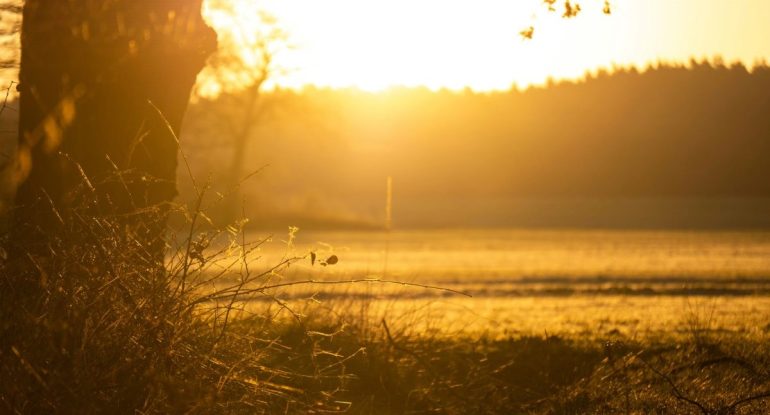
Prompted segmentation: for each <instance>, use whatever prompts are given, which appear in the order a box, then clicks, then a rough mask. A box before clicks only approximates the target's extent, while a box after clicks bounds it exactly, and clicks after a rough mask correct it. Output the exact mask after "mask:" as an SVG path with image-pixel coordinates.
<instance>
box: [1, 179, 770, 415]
mask: <svg viewBox="0 0 770 415" xmlns="http://www.w3.org/2000/svg"><path fill="white" fill-rule="evenodd" d="M91 188H92V187H91V186H83V187H82V188H81V189H79V191H81V192H85V193H84V194H85V196H87V193H88V192H90V191H92V190H91ZM197 194H198V197H197V199H196V200H194V201H193V202H192V203H191V206H192V208H190V209H188V208H187V207H182V206H177V207H174V208H173V209H172V210H173V211H174V212H175V213H179V214H181V215H179V217H180V218H184V220H176V221H172V223H176V224H177V225H176V226H175V228H176V232H173V233H172V236H171V238H170V241H172V242H171V243H169V246H168V250H169V252H170V254H169V255H167V260H166V263H164V264H161V263H160V262H159V261H158V260H157V259H155V258H154V257H153V254H152V252H151V250H150V249H148V248H147V246H146V245H145V243H144V242H141V241H142V238H141V235H142V232H143V230H142V228H143V227H144V226H145V225H146V223H145V221H136V222H134V223H135V224H136V225H135V226H137V228H132V227H131V226H127V225H126V224H127V222H126V221H125V220H123V219H124V218H121V217H118V216H115V215H112V216H111V215H104V214H96V213H94V212H95V210H94V209H91V208H89V207H88V206H84V207H83V208H82V209H75V210H74V211H73V212H71V215H69V219H68V220H67V221H65V226H64V227H63V231H62V232H61V234H60V235H59V236H57V238H55V239H53V240H52V241H51V243H50V245H49V246H48V247H47V249H48V251H47V252H48V253H49V255H45V256H32V257H29V258H26V259H23V258H22V260H23V266H20V265H19V263H18V262H17V261H20V260H19V259H18V258H10V259H9V260H8V261H5V263H4V265H3V267H4V268H3V273H2V278H0V313H2V314H0V319H1V320H0V412H2V413H18V414H30V413H31V414H35V413H142V414H151V413H201V414H208V413H228V414H229V413H248V414H252V413H336V412H346V413H353V414H357V413H361V414H404V413H447V414H501V413H552V414H586V413H596V414H606V413H681V414H688V413H692V414H713V415H716V414H759V413H767V412H768V411H770V406H769V405H770V400H769V398H770V373H769V372H768V371H767V367H768V366H769V364H770V346H768V344H770V343H768V342H767V340H768V339H767V338H765V337H766V336H764V337H762V336H761V335H756V336H759V337H756V336H755V337H751V338H743V337H735V336H733V337H724V336H723V337H719V335H718V334H715V332H714V331H712V330H710V327H709V323H708V319H707V318H706V319H698V318H692V319H691V321H692V323H691V324H692V330H691V335H690V336H688V337H687V338H686V339H684V340H682V339H681V338H679V339H674V338H672V339H658V340H654V339H644V340H631V339H627V338H623V337H622V336H620V335H614V336H612V337H608V338H598V337H597V338H589V337H582V338H568V337H560V336H548V335H546V336H544V337H526V336H525V337H510V338H505V339H500V338H494V339H493V338H487V337H484V336H480V337H474V338H469V337H463V336H459V335H453V334H452V333H442V332H441V331H440V330H436V331H430V330H428V331H426V330H424V329H423V328H421V329H419V330H417V329H410V326H409V324H408V323H406V322H404V321H408V320H402V321H401V322H398V321H396V320H395V319H391V318H390V317H389V316H388V315H387V314H385V315H383V318H381V319H380V320H379V321H377V322H376V323H377V324H372V321H371V320H370V319H369V318H368V316H365V315H364V313H362V312H360V310H364V309H365V304H362V303H356V302H355V301H351V302H340V303H338V304H334V303H326V304H322V305H321V306H320V307H319V306H313V307H311V306H307V307H305V306H299V307H294V306H293V305H292V304H289V303H287V302H286V301H284V300H282V299H281V298H282V297H281V295H280V293H281V290H282V289H284V288H285V287H286V286H287V285H288V286H290V285H293V284H297V283H303V282H302V281H300V282H296V281H295V282H291V281H289V282H286V281H284V280H282V279H281V273H282V271H283V270H285V269H286V268H287V267H290V266H291V265H292V264H294V263H296V261H299V260H309V258H308V257H307V256H305V255H304V254H302V255H295V254H293V253H292V252H293V251H292V250H291V249H287V255H286V256H285V257H284V258H283V259H282V260H280V261H278V262H277V263H275V264H270V265H269V266H268V267H267V269H266V270H260V271H256V270H254V269H253V266H252V265H251V264H253V261H252V257H253V256H254V255H255V253H256V252H257V250H258V248H259V247H260V245H262V244H264V243H267V242H268V240H267V239H263V240H257V241H256V242H248V241H249V240H253V239H251V238H247V235H246V233H245V232H246V230H245V221H241V222H239V223H236V224H234V225H232V226H229V227H227V228H225V229H221V230H220V229H214V228H213V227H212V226H211V225H210V224H209V223H208V221H207V219H206V216H205V214H204V212H205V211H206V209H207V202H205V200H204V199H205V195H206V191H205V186H203V187H202V188H200V189H199V190H198V192H197ZM83 200H88V197H83ZM214 200H215V201H216V200H221V198H218V197H215V198H214ZM157 212H158V214H162V213H161V212H163V209H161V208H158V210H157ZM143 214H145V215H146V214H147V211H146V210H145V211H144V213H143ZM128 223H130V222H128ZM294 231H295V230H293V231H290V234H289V237H288V239H287V242H286V243H287V244H288V245H291V244H292V239H293V233H292V232H294ZM11 242H12V241H11ZM308 255H309V254H308ZM362 281H368V280H362ZM307 282H309V281H305V283H307ZM335 283H353V282H350V281H339V282H335ZM254 298H268V299H269V300H270V301H269V302H253V301H252V300H253V299H254ZM310 303H312V302H310ZM255 304H256V305H255ZM696 317H697V316H696ZM420 318H421V316H419V315H415V316H413V319H420ZM420 327H424V325H422V326H420ZM760 337H761V338H760Z"/></svg>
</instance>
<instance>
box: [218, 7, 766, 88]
mask: <svg viewBox="0 0 770 415" xmlns="http://www.w3.org/2000/svg"><path fill="white" fill-rule="evenodd" d="M209 1H214V0H209ZM231 1H234V2H236V7H237V10H238V13H237V16H235V17H234V18H233V17H232V16H229V17H228V16H224V15H222V14H217V13H216V12H215V11H213V10H210V11H209V12H208V16H209V18H210V20H211V22H212V23H213V24H214V26H215V27H216V29H217V30H218V31H226V30H232V29H233V28H234V27H238V26H239V25H240V27H246V28H249V27H251V26H253V25H255V24H258V21H259V19H257V18H256V16H257V13H258V10H259V9H260V8H261V9H264V10H267V11H269V12H270V13H272V14H274V15H275V16H276V17H277V19H278V21H279V23H280V25H281V26H282V27H283V28H284V29H285V30H286V31H287V32H289V34H290V36H291V43H292V44H293V46H294V47H293V48H292V49H291V50H285V51H281V52H280V53H279V54H278V60H279V62H280V65H281V66H282V67H284V68H289V69H290V70H289V71H288V72H287V73H286V74H284V75H282V76H280V77H278V78H275V79H274V80H275V82H276V83H277V84H280V85H282V86H288V87H301V86H303V85H308V84H313V85H317V86H331V87H350V86H353V87H359V88H362V89H366V90H381V89H384V88H387V87H391V86H401V85H403V86H427V87H429V88H432V89H438V88H450V89H461V88H464V87H470V88H472V89H474V90H478V91H488V90H501V89H502V90H505V89H509V88H510V87H511V85H513V84H517V85H519V86H520V87H525V86H528V85H531V84H539V83H542V82H544V81H545V80H546V79H547V78H548V77H554V78H557V79H558V78H575V77H580V76H581V75H583V74H584V73H585V72H586V71H589V70H595V69H596V68H598V67H609V66H612V65H613V64H620V65H627V64H632V63H633V64H637V65H646V64H647V63H648V62H650V61H657V60H660V59H663V60H669V61H686V60H689V58H690V57H692V56H695V57H697V58H703V57H713V56H715V55H721V56H723V57H724V59H725V60H726V61H732V60H736V59H740V60H742V61H744V62H745V63H747V64H749V65H751V64H752V63H754V62H755V60H756V59H758V58H770V24H769V23H768V22H770V0H612V1H611V4H612V15H611V16H606V15H604V14H603V13H602V5H603V0H582V1H579V3H580V4H581V6H582V8H583V13H581V14H580V16H579V17H578V18H575V19H563V18H560V17H559V15H560V13H549V12H547V10H546V8H545V7H544V6H543V2H542V1H541V0H263V1H255V0H231ZM529 26H534V28H535V33H534V38H533V39H532V40H529V41H525V40H523V39H522V37H521V36H520V35H519V32H521V30H522V29H524V28H526V27H529ZM246 37H248V35H247V36H246Z"/></svg>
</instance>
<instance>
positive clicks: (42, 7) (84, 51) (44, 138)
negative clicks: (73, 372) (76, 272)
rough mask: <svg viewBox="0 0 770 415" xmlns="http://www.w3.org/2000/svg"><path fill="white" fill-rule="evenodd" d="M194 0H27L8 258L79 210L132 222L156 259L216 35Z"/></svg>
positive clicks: (40, 247)
mask: <svg viewBox="0 0 770 415" xmlns="http://www.w3.org/2000/svg"><path fill="white" fill-rule="evenodd" d="M201 3H202V0H27V1H26V4H25V6H24V11H23V23H22V56H21V70H20V74H19V78H20V85H19V88H20V103H19V106H20V115H19V116H20V120H19V146H18V154H19V156H18V163H17V175H16V178H17V180H18V183H19V187H18V190H17V196H16V206H17V207H16V210H15V215H14V219H13V222H12V229H11V249H10V251H11V255H14V252H15V254H16V255H18V254H21V253H24V254H25V255H26V254H27V253H33V254H34V253H42V252H46V246H47V245H48V243H49V242H50V240H51V238H55V237H57V235H58V234H59V233H60V229H61V228H62V227H63V226H64V225H65V224H66V223H67V221H68V220H69V216H70V215H71V214H72V212H73V210H74V209H75V208H76V207H82V206H83V204H84V203H85V201H88V204H89V206H90V209H92V210H93V211H95V212H98V213H99V214H103V215H114V216H115V217H116V218H123V219H122V220H125V221H126V222H127V223H130V224H131V225H132V226H140V227H141V228H142V231H140V232H139V233H140V234H141V239H142V242H143V243H146V245H145V247H146V248H148V249H150V250H151V251H152V252H153V254H154V255H156V256H157V257H158V258H162V250H163V244H162V240H163V233H164V229H165V218H166V216H167V205H168V202H170V201H171V200H172V199H173V197H174V196H175V195H176V179H175V174H176V166H177V162H176V157H177V150H178V147H177V145H178V143H177V140H176V137H178V134H179V129H180V126H181V123H182V117H183V115H184V112H185V110H186V108H187V103H188V100H189V95H190V91H191V89H192V87H193V84H194V82H195V79H196V76H197V74H198V72H199V71H200V70H201V69H202V68H203V65H204V63H205V60H206V58H207V57H208V55H209V54H210V53H211V52H213V51H214V49H215V48H216V35H215V34H214V32H213V31H212V30H211V29H210V28H209V27H208V26H206V24H205V22H204V21H203V19H202V17H201Z"/></svg>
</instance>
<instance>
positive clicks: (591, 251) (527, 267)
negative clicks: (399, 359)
mask: <svg viewBox="0 0 770 415" xmlns="http://www.w3.org/2000/svg"><path fill="white" fill-rule="evenodd" d="M284 239H286V238H283V237H282V236H281V235H280V234H278V235H276V237H275V238H274V242H272V243H269V244H266V245H265V247H264V248H263V249H262V251H261V252H260V253H259V255H261V256H260V257H259V258H258V259H255V261H254V263H253V264H254V265H253V266H254V268H255V269H264V267H267V266H269V265H271V264H274V263H277V261H279V260H280V259H281V258H282V257H286V256H293V255H304V254H305V253H307V252H310V251H311V250H312V251H315V252H317V255H318V257H319V258H325V257H327V256H329V255H332V254H334V255H337V256H338V257H339V263H337V264H335V265H329V266H320V265H319V264H318V263H316V264H315V265H314V266H311V264H310V259H309V258H307V259H303V260H301V261H299V262H297V263H296V264H294V265H293V266H292V267H290V268H288V269H286V270H285V271H284V272H282V273H281V276H280V277H277V276H273V277H272V278H274V281H276V282H278V280H280V282H281V283H283V282H291V281H301V280H317V281H327V282H328V281H345V280H356V279H364V278H375V279H386V280H393V281H399V282H406V283H413V284H421V285H428V286H432V287H439V288H446V289H450V290H453V291H457V292H461V293H466V294H468V295H470V296H472V297H465V296H463V295H460V294H457V293H454V292H450V291H445V290H439V289H429V288H420V287H414V286H401V285H398V284H383V283H358V284H343V285H339V286H335V285H318V284H302V285H298V286H292V287H289V288H282V289H280V290H279V291H277V292H276V294H277V295H278V296H279V297H280V298H281V299H283V300H285V301H287V302H288V303H289V304H295V305H297V306H298V307H300V308H302V307H304V305H305V304H306V303H308V301H307V299H309V298H312V300H313V301H312V302H314V303H315V302H320V304H321V306H323V307H327V306H328V307H331V308H344V309H346V310H351V309H356V310H364V309H366V310H367V312H369V313H372V316H371V318H372V319H373V320H375V321H379V320H380V319H382V318H383V317H387V318H389V319H394V320H399V321H402V322H403V323H404V324H409V325H418V326H421V327H423V328H431V329H440V330H445V331H447V332H450V333H454V334H466V335H478V334H481V333H485V334H487V335H492V336H493V337H494V336H506V335H509V334H526V335H539V334H543V333H552V334H553V333H560V334H591V335H602V334H606V333H622V334H623V335H626V336H631V337H639V336H642V337H644V336H647V335H656V336H657V335H677V334H682V333H689V332H690V331H691V329H692V327H693V325H698V326H702V327H705V328H708V329H711V330H716V331H727V332H742V333H759V332H767V331H768V330H770V324H769V323H770V233H767V232H749V231H744V232H726V231H686V232H685V231H618V230H612V231H594V230H430V231H398V232H392V233H385V232H381V233H377V232H337V233H331V232H322V233H318V232H316V233H313V232H307V233H305V232H303V231H300V232H298V233H297V235H296V239H295V240H294V241H293V244H292V246H291V247H287V246H286V244H285V243H283V242H281V240H284ZM260 267H261V268H260Z"/></svg>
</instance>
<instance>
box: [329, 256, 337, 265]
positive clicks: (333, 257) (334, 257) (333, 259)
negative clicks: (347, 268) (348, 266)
mask: <svg viewBox="0 0 770 415" xmlns="http://www.w3.org/2000/svg"><path fill="white" fill-rule="evenodd" d="M339 260H340V259H339V258H337V255H332V256H330V257H329V258H327V259H326V263H327V264H329V265H334V264H336V263H337V262H339Z"/></svg>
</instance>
